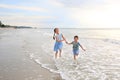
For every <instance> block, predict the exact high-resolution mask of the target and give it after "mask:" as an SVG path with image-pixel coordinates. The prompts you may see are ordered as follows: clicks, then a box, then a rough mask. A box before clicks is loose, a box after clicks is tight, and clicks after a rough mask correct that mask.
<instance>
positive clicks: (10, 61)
mask: <svg viewBox="0 0 120 80" xmlns="http://www.w3.org/2000/svg"><path fill="white" fill-rule="evenodd" d="M21 34H22V32H19V30H17V31H16V30H15V29H2V30H1V31H0V80H62V79H61V76H60V74H57V73H52V72H50V71H49V70H47V69H45V68H43V67H42V66H41V65H39V64H37V63H36V62H34V61H33V60H31V59H30V58H29V54H28V53H27V52H26V49H25V40H24V39H25V38H23V37H22V36H23V35H21ZM39 54H42V53H39ZM43 57H44V56H43Z"/></svg>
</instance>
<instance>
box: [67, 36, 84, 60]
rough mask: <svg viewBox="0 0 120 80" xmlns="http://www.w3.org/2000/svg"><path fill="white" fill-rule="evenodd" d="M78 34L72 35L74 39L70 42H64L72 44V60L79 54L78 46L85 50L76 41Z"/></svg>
mask: <svg viewBox="0 0 120 80" xmlns="http://www.w3.org/2000/svg"><path fill="white" fill-rule="evenodd" d="M78 39H79V38H78V36H74V41H73V42H71V43H68V42H66V43H67V44H73V55H74V60H76V57H77V56H78V54H79V46H80V47H81V49H82V50H84V51H85V49H84V48H83V47H82V45H80V43H79V42H78Z"/></svg>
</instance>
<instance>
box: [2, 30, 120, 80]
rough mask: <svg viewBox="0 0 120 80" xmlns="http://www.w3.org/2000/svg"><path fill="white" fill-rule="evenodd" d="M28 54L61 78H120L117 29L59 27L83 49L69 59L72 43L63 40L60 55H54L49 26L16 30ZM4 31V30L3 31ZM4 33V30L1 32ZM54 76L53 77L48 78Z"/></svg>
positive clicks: (68, 79)
mask: <svg viewBox="0 0 120 80" xmlns="http://www.w3.org/2000/svg"><path fill="white" fill-rule="evenodd" d="M16 32H19V33H20V34H19V35H17V36H21V38H24V45H25V46H24V51H25V53H26V54H27V56H28V58H29V59H30V60H32V61H34V62H35V63H36V64H37V65H40V66H42V67H43V68H45V69H47V70H49V71H50V72H52V73H60V75H61V77H62V79H63V80H120V30H119V29H118V30H117V29H113V30H112V29H111V30H110V29H109V30H107V29H102V30H97V29H95V30H94V29H93V30H89V29H60V33H62V34H63V35H64V36H65V38H66V39H67V41H68V42H71V41H73V37H74V36H75V35H78V36H79V42H80V43H81V44H82V46H83V47H84V48H85V49H86V51H85V52H84V51H82V50H81V49H80V54H79V56H78V58H77V61H74V60H73V54H72V45H67V44H66V43H65V42H63V44H64V46H63V51H62V57H61V58H58V59H55V58H54V54H55V52H54V51H53V47H54V43H55V41H54V40H53V39H52V36H53V29H24V30H22V29H21V30H18V31H16ZM6 34H7V33H6ZM3 35H5V34H3ZM50 80H54V79H50Z"/></svg>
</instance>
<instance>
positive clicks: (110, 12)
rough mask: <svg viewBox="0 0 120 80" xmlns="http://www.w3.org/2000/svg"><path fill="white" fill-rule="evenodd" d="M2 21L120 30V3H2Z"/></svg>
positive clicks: (82, 0) (112, 0)
mask: <svg viewBox="0 0 120 80" xmlns="http://www.w3.org/2000/svg"><path fill="white" fill-rule="evenodd" d="M0 20H1V21H2V22H3V23H4V24H9V25H15V26H31V27H39V28H54V27H59V28H120V0H0Z"/></svg>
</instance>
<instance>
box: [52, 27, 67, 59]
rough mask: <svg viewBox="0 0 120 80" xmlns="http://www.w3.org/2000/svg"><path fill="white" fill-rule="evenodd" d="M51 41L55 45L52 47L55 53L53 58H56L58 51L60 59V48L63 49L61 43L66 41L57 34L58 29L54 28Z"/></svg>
mask: <svg viewBox="0 0 120 80" xmlns="http://www.w3.org/2000/svg"><path fill="white" fill-rule="evenodd" d="M53 39H54V40H56V42H55V45H54V51H56V53H55V58H57V56H58V51H59V57H61V52H62V47H63V43H62V42H63V41H66V39H65V37H64V36H63V35H62V34H60V33H59V29H58V28H55V29H54V35H53Z"/></svg>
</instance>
